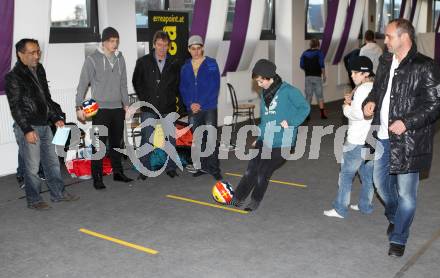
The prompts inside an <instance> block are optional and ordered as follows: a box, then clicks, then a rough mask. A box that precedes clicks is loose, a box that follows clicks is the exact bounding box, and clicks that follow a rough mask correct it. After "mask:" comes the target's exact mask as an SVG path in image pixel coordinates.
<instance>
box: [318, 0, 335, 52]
mask: <svg viewBox="0 0 440 278" xmlns="http://www.w3.org/2000/svg"><path fill="white" fill-rule="evenodd" d="M338 7H339V0H328V2H327V19H326V21H325V27H324V34H323V37H322V43H321V51H322V53H323V54H324V57H325V56H327V51H328V49H329V47H330V43H331V41H332V36H333V29H334V28H335V22H336V15H337V14H338Z"/></svg>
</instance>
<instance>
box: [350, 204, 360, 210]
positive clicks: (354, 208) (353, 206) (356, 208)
mask: <svg viewBox="0 0 440 278" xmlns="http://www.w3.org/2000/svg"><path fill="white" fill-rule="evenodd" d="M350 208H351V209H352V210H356V211H358V210H359V206H358V205H357V204H356V205H350Z"/></svg>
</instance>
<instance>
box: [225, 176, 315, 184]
mask: <svg viewBox="0 0 440 278" xmlns="http://www.w3.org/2000/svg"><path fill="white" fill-rule="evenodd" d="M225 174H226V175H228V176H234V177H243V175H240V174H234V173H225ZM269 181H270V182H273V183H280V184H286V185H290V186H296V187H302V188H306V187H307V185H305V184H300V183H294V182H287V181H279V180H269Z"/></svg>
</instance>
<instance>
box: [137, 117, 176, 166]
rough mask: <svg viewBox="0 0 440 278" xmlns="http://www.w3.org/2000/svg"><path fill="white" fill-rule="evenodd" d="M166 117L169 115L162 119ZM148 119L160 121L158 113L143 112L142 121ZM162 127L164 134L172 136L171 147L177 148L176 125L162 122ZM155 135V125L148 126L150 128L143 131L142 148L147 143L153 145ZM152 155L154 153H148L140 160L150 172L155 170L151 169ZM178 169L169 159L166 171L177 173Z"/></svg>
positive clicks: (170, 137) (170, 138)
mask: <svg viewBox="0 0 440 278" xmlns="http://www.w3.org/2000/svg"><path fill="white" fill-rule="evenodd" d="M166 116H167V114H162V115H161V117H162V119H163V118H165V117H166ZM147 119H159V116H158V115H157V114H156V113H151V112H142V114H141V121H142V122H143V121H145V120H147ZM158 123H159V122H158ZM161 125H162V128H163V130H164V134H165V135H170V136H169V137H168V138H169V140H170V143H171V145H173V146H174V148H175V147H176V138H175V137H176V127H175V126H174V124H170V123H167V122H165V121H163V122H161ZM153 133H154V125H148V126H146V127H144V128H142V129H141V146H142V145H144V144H145V143H147V142H148V143H149V144H151V145H153V137H152V136H153ZM152 153H153V152H150V153H147V154H146V155H144V156H143V157H141V158H140V160H141V162H142V164H143V165H144V167H146V168H148V169H149V170H153V169H151V163H150V162H151V161H150V157H151V154H152ZM176 168H177V166H176V162H175V161H174V160H173V159H171V158H169V159H168V164H167V165H166V167H165V171H166V172H168V171H175V170H176Z"/></svg>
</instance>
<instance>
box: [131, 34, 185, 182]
mask: <svg viewBox="0 0 440 278" xmlns="http://www.w3.org/2000/svg"><path fill="white" fill-rule="evenodd" d="M153 47H154V49H153V51H152V52H151V53H150V54H148V55H145V56H143V57H141V58H139V59H138V60H137V62H136V67H135V69H134V73H133V87H134V89H135V91H136V94H137V96H138V98H139V100H141V101H145V102H148V103H149V104H151V105H153V106H154V107H155V108H156V109H157V111H153V109H151V108H148V107H142V114H141V120H142V122H144V121H145V120H147V119H150V120H151V119H159V117H162V118H165V117H166V116H167V115H168V114H169V113H171V112H176V105H177V101H176V100H177V97H178V96H179V75H180V64H179V63H178V61H177V60H176V59H174V57H172V56H171V55H169V54H168V49H169V47H170V38H169V37H168V35H167V33H166V32H164V31H157V32H156V33H155V34H154V37H153ZM157 112H158V113H159V114H160V115H158V114H157ZM161 124H162V125H163V127H162V128H163V129H164V131H165V134H168V135H171V136H169V137H168V138H169V140H170V143H171V144H172V145H173V146H176V139H175V135H174V134H175V127H174V125H173V123H170V122H168V121H162V122H161ZM153 132H154V126H152V125H149V126H146V127H144V128H142V130H141V133H142V137H141V144H142V145H144V144H145V143H147V142H148V143H151V144H152V143H153V142H149V139H150V138H151V135H152V134H153ZM150 154H151V153H149V154H147V155H145V156H144V157H142V158H141V161H142V163H143V165H144V166H145V167H147V168H149V170H152V169H151V165H150ZM175 159H177V158H170V159H169V160H168V164H167V165H166V169H165V171H166V173H167V175H168V176H170V177H171V178H174V177H175V176H178V174H177V172H176V168H177V166H176V163H175V162H174V160H175ZM146 178H147V176H146V175H144V174H142V173H140V174H139V177H138V179H141V180H145V179H146Z"/></svg>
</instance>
